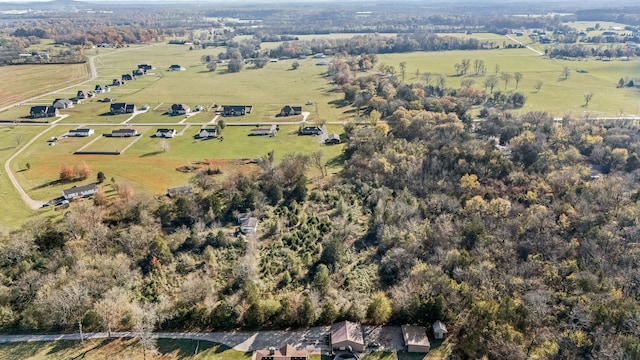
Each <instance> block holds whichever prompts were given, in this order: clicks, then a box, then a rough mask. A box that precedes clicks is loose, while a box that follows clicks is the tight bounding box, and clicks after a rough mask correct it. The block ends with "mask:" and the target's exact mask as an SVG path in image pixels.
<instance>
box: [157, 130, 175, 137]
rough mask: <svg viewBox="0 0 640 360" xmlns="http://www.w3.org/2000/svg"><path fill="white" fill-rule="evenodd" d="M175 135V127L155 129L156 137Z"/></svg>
mask: <svg viewBox="0 0 640 360" xmlns="http://www.w3.org/2000/svg"><path fill="white" fill-rule="evenodd" d="M174 136H176V129H158V130H157V131H156V137H161V138H172V137H174Z"/></svg>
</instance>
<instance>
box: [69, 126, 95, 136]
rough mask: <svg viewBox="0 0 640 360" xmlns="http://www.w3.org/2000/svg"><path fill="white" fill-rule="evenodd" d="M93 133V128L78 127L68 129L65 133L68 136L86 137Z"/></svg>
mask: <svg viewBox="0 0 640 360" xmlns="http://www.w3.org/2000/svg"><path fill="white" fill-rule="evenodd" d="M93 133H94V131H93V129H88V128H78V129H73V130H69V132H68V133H67V135H68V136H77V137H87V136H91V135H93Z"/></svg>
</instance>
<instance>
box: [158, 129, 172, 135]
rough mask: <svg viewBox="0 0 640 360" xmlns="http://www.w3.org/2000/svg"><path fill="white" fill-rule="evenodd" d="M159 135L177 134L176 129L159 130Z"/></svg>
mask: <svg viewBox="0 0 640 360" xmlns="http://www.w3.org/2000/svg"><path fill="white" fill-rule="evenodd" d="M156 132H157V133H163V134H164V133H170V132H176V129H158V130H156Z"/></svg>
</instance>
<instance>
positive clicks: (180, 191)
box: [167, 185, 193, 197]
mask: <svg viewBox="0 0 640 360" xmlns="http://www.w3.org/2000/svg"><path fill="white" fill-rule="evenodd" d="M191 192H193V189H192V188H191V185H184V186H177V187H173V188H169V189H167V196H169V197H174V196H177V195H189V194H191Z"/></svg>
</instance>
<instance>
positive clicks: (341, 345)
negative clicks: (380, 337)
mask: <svg viewBox="0 0 640 360" xmlns="http://www.w3.org/2000/svg"><path fill="white" fill-rule="evenodd" d="M330 340H331V349H333V350H350V351H351V352H364V336H363V333H362V326H360V324H358V323H354V322H351V321H342V322H339V323H336V324H333V325H332V326H331V335H330Z"/></svg>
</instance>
